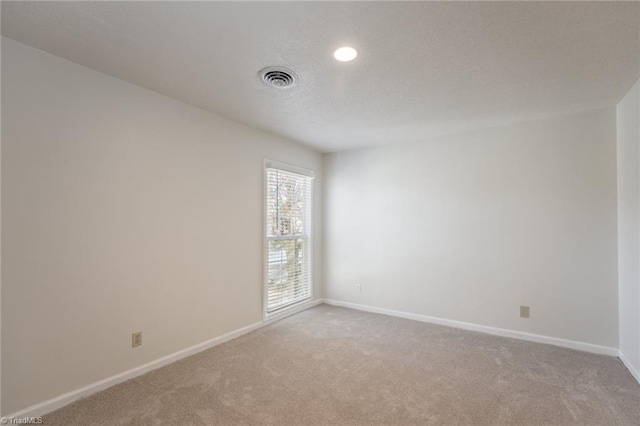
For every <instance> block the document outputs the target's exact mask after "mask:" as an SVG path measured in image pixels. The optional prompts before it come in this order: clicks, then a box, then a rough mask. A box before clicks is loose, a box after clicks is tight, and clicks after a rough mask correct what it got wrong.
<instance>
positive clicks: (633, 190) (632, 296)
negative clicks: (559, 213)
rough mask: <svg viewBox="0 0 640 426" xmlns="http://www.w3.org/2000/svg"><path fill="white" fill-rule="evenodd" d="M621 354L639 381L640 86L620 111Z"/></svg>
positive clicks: (627, 97) (626, 97) (630, 93)
mask: <svg viewBox="0 0 640 426" xmlns="http://www.w3.org/2000/svg"><path fill="white" fill-rule="evenodd" d="M617 123H618V126H617V127H618V253H619V254H618V263H619V294H620V352H622V354H623V357H624V359H625V361H626V362H627V364H631V369H633V370H635V375H636V378H638V380H640V373H639V372H640V82H638V83H636V85H635V86H634V87H633V88H632V89H631V91H629V93H628V94H627V95H626V96H625V98H624V99H623V100H622V101H621V102H620V104H618V107H617Z"/></svg>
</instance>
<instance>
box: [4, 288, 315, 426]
mask: <svg viewBox="0 0 640 426" xmlns="http://www.w3.org/2000/svg"><path fill="white" fill-rule="evenodd" d="M322 302H323V300H322V299H319V300H315V301H312V302H309V303H305V304H302V305H298V306H296V307H295V308H292V309H289V310H287V311H285V312H282V314H279V315H278V316H276V317H273V318H269V319H268V320H265V321H260V322H256V323H253V324H251V325H248V326H246V327H242V328H240V329H238V330H234V331H232V332H229V333H226V334H223V335H222V336H218V337H215V338H213V339H210V340H207V341H205V342H202V343H198V344H197V345H194V346H191V347H189V348H186V349H183V350H180V351H178V352H174V353H172V354H170V355H167V356H164V357H162V358H159V359H156V360H155V361H151V362H149V363H147V364H144V365H141V366H139V367H135V368H132V369H131V370H127V371H124V372H122V373H119V374H116V375H114V376H111V377H107V378H106V379H103V380H100V381H98V382H95V383H92V384H90V385H87V386H84V387H81V388H79V389H76V390H73V391H70V392H67V393H64V394H62V395H59V396H57V397H55V398H51V399H49V400H47V401H44V402H41V403H38V404H35V405H32V406H30V407H27V408H25V409H22V410H20V411H17V412H15V413H12V414H9V415H7V416H4V417H2V419H0V423H2V424H7V423H9V419H11V418H24V417H39V416H43V415H45V414H47V413H50V412H52V411H54V410H57V409H58V408H62V407H64V406H65V405H69V404H71V403H72V402H74V401H77V400H79V399H82V398H86V397H87V396H90V395H93V394H94V393H97V392H100V391H102V390H104V389H107V388H110V387H112V386H115V385H117V384H119V383H122V382H124V381H127V380H130V379H133V378H135V377H138V376H141V375H143V374H145V373H148V372H150V371H153V370H156V369H158V368H161V367H164V366H165V365H168V364H171V363H173V362H176V361H178V360H181V359H183V358H186V357H188V356H191V355H195V354H197V353H198V352H202V351H204V350H207V349H210V348H213V347H214V346H218V345H220V344H222V343H225V342H228V341H229V340H232V339H235V338H237V337H240V336H242V335H245V334H247V333H251V332H252V331H255V330H258V329H259V328H262V327H264V326H266V325H269V324H272V323H274V322H276V321H279V320H281V319H284V318H286V317H288V316H291V315H294V314H297V313H298V312H301V311H303V310H306V309H309V308H312V307H314V306H317V305H320V304H321V303H322Z"/></svg>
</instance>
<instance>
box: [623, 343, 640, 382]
mask: <svg viewBox="0 0 640 426" xmlns="http://www.w3.org/2000/svg"><path fill="white" fill-rule="evenodd" d="M618 357H619V358H620V361H622V363H623V364H624V366H625V367H627V370H629V372H630V373H631V375H632V376H633V378H634V379H636V382H638V384H639V385H640V372H639V371H638V370H636V369H635V367H634V366H633V365H632V364H631V362H630V361H629V359H627V357H626V356H624V354H623V353H622V351H619V354H618Z"/></svg>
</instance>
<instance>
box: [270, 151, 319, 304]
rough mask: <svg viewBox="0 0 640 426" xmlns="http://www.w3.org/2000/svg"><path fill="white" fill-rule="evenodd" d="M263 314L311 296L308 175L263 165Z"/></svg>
mask: <svg viewBox="0 0 640 426" xmlns="http://www.w3.org/2000/svg"><path fill="white" fill-rule="evenodd" d="M266 168H267V169H266V209H265V212H266V216H267V217H266V240H267V256H266V259H267V260H266V263H267V264H266V269H267V283H266V290H267V296H266V304H267V307H266V311H267V313H268V314H269V313H273V312H275V311H278V310H280V309H283V308H286V307H287V306H289V305H292V304H294V303H297V302H300V301H302V300H305V299H308V298H310V297H311V192H312V183H313V179H312V178H311V177H310V176H306V175H302V174H298V173H293V172H290V171H287V170H283V169H281V168H278V167H277V166H275V165H274V164H273V163H267V166H266Z"/></svg>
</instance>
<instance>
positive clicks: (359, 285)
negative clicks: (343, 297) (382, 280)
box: [356, 284, 362, 293]
mask: <svg viewBox="0 0 640 426" xmlns="http://www.w3.org/2000/svg"><path fill="white" fill-rule="evenodd" d="M356 290H358V293H362V284H357V285H356Z"/></svg>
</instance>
